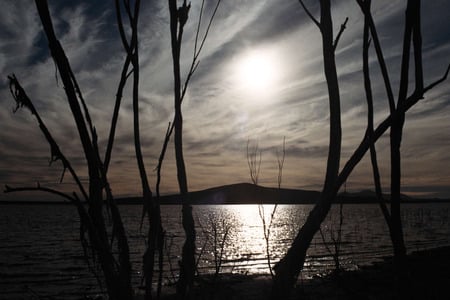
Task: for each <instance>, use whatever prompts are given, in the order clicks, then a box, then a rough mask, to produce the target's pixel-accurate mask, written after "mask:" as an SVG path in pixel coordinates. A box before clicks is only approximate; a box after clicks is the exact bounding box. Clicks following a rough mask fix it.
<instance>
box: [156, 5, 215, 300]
mask: <svg viewBox="0 0 450 300" xmlns="http://www.w3.org/2000/svg"><path fill="white" fill-rule="evenodd" d="M168 2H169V13H170V36H171V48H172V62H173V76H174V109H175V116H174V121H173V129H174V144H175V159H176V166H177V179H178V186H179V189H180V196H181V201H182V224H183V229H184V232H185V235H186V240H185V242H184V245H183V250H182V258H181V261H180V278H179V280H178V283H177V295H178V297H179V298H180V299H189V298H190V297H191V290H192V287H193V283H194V276H195V266H196V263H195V238H196V232H195V223H194V218H193V215H192V206H191V204H190V200H189V194H188V184H187V175H186V166H185V162H184V155H183V115H182V110H181V104H182V102H183V99H184V96H185V93H186V90H187V87H188V84H189V81H190V79H191V77H192V75H193V74H194V72H195V70H196V69H197V67H198V64H199V61H198V57H199V55H200V52H201V50H202V48H203V45H204V43H205V40H206V37H207V36H208V33H209V29H210V27H211V24H212V21H213V19H214V16H215V14H216V12H217V8H218V7H219V4H220V0H218V1H217V2H216V6H215V9H214V11H213V14H212V16H211V18H210V20H209V23H208V26H207V29H206V32H205V34H204V36H203V38H202V39H201V42H200V45H198V42H199V32H200V25H201V19H202V15H203V7H204V1H202V6H201V10H200V17H199V21H198V25H197V33H196V37H195V45H194V55H193V59H192V64H191V67H190V69H189V72H188V75H187V78H186V81H185V82H184V85H182V81H181V75H180V54H181V44H182V39H183V31H184V26H185V25H186V22H187V20H188V16H189V10H190V8H191V4H190V3H189V5H188V4H187V3H186V0H184V1H183V4H182V5H181V6H180V7H178V6H177V0H168ZM171 133H172V128H171V126H170V124H169V128H168V130H167V133H166V138H165V141H164V145H163V150H162V152H161V155H160V160H159V163H158V167H157V170H158V173H160V171H161V164H162V160H163V159H164V153H165V150H166V147H167V143H168V141H169V139H170V136H171Z"/></svg>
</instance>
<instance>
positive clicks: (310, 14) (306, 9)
mask: <svg viewBox="0 0 450 300" xmlns="http://www.w3.org/2000/svg"><path fill="white" fill-rule="evenodd" d="M298 2H300V4H301V5H302V6H303V9H304V10H305V12H306V14H307V15H308V17H309V18H310V19H311V20H312V21H313V22H314V23H315V24H316V25H317V27H319V28H321V25H320V23H319V21H317V19H316V18H315V17H314V16H313V15H312V13H311V12H310V11H309V9H308V8H307V7H306V5H305V4H304V3H303V1H302V0H298Z"/></svg>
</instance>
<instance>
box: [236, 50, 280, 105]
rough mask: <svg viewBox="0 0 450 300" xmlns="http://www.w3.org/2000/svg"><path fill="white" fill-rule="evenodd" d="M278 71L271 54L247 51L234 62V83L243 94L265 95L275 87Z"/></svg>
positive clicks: (260, 51)
mask: <svg viewBox="0 0 450 300" xmlns="http://www.w3.org/2000/svg"><path fill="white" fill-rule="evenodd" d="M278 69H279V68H278V66H277V60H276V59H275V57H274V54H273V53H271V52H269V51H264V50H253V51H249V52H247V53H245V54H244V55H242V56H241V57H240V58H239V59H237V61H236V64H235V79H236V83H237V85H238V87H239V89H240V90H241V91H242V92H244V93H248V94H254V95H258V96H260V95H267V94H268V93H271V91H273V89H275V87H276V84H277V78H278Z"/></svg>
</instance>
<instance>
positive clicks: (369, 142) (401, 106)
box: [271, 0, 450, 299]
mask: <svg viewBox="0 0 450 300" xmlns="http://www.w3.org/2000/svg"><path fill="white" fill-rule="evenodd" d="M300 3H301V5H302V6H303V8H304V9H305V11H306V13H307V14H308V15H309V16H310V18H311V19H312V20H313V22H314V23H315V24H316V25H317V26H318V27H319V29H320V31H321V35H322V43H323V52H324V53H323V55H324V68H325V77H326V80H327V85H328V92H329V102H330V132H333V128H334V131H335V132H338V131H340V119H339V117H338V116H334V118H333V115H334V114H338V112H339V109H338V107H336V106H337V105H338V104H339V102H338V100H339V87H338V84H337V76H336V77H335V76H334V75H335V74H336V68H335V63H334V50H335V49H336V46H337V42H338V40H339V37H340V35H341V33H342V31H343V29H344V28H345V23H344V25H343V26H341V30H340V32H339V33H338V35H337V38H336V40H335V42H334V43H333V42H332V22H331V13H330V1H329V0H321V1H320V11H321V19H320V22H319V21H318V20H316V19H315V18H314V16H313V15H312V14H311V13H310V11H309V10H308V9H307V8H306V6H305V5H304V4H303V2H302V1H301V0H300ZM417 3H418V2H416V3H409V4H408V7H411V6H410V5H412V7H414V10H413V11H414V12H415V13H416V18H417V13H418V12H419V11H420V7H419V5H418V4H417ZM413 20H414V19H413ZM416 20H417V19H416ZM406 23H407V24H408V21H407V22H406ZM412 24H414V25H406V28H408V27H410V26H411V28H414V30H412V29H411V30H412V32H414V33H415V37H414V36H413V42H414V47H415V52H414V53H415V55H414V58H415V65H416V72H415V73H416V89H415V90H414V92H413V93H412V94H411V95H410V96H407V95H406V92H401V93H400V96H399V101H398V104H397V107H396V108H395V110H394V111H393V112H391V114H390V115H389V116H388V117H386V118H385V119H384V120H383V121H382V122H381V123H380V124H379V125H378V126H377V128H376V129H375V130H373V132H372V133H371V134H366V135H365V136H364V137H363V139H362V141H361V143H360V145H359V146H358V147H357V148H356V150H355V151H354V153H353V154H352V156H351V157H350V159H349V160H348V161H347V162H346V163H345V165H344V167H343V168H342V170H341V171H340V172H339V151H338V150H339V149H340V138H334V139H333V138H332V137H333V135H331V137H330V148H329V149H330V151H329V155H328V161H327V173H326V178H325V184H324V187H323V190H322V193H321V196H320V198H319V200H318V202H317V203H316V205H315V206H314V208H313V209H312V211H311V212H310V214H309V215H308V218H307V220H306V222H305V224H304V225H303V226H302V227H301V228H300V229H299V231H298V234H297V236H296V237H295V239H294V241H293V243H292V245H291V247H290V248H289V250H288V252H287V253H286V255H285V256H284V257H283V258H282V259H281V260H280V261H279V263H278V264H277V265H276V266H275V268H274V269H275V272H276V274H275V277H274V281H273V287H272V292H271V298H272V299H285V298H288V296H289V294H290V291H291V289H292V287H293V285H294V284H295V282H296V280H297V277H298V275H299V273H300V271H301V270H302V268H303V264H304V261H305V257H306V251H307V249H308V248H309V245H310V243H311V240H312V238H313V236H314V235H315V233H316V232H317V231H318V230H319V228H320V224H321V223H322V222H323V220H324V218H325V217H326V215H327V213H328V211H329V209H330V207H331V203H332V201H333V200H334V199H335V198H336V195H337V192H338V191H339V189H340V187H341V186H342V184H343V183H344V182H345V181H346V180H347V178H348V176H349V175H350V173H351V172H352V170H353V169H354V167H355V166H356V165H357V164H358V163H359V162H360V161H361V159H362V158H363V156H364V155H365V153H366V152H367V151H368V150H369V149H370V147H371V146H373V145H374V144H375V142H376V141H377V140H378V139H379V138H380V136H381V135H383V134H384V133H385V132H386V130H387V129H389V127H390V126H391V125H394V126H398V125H401V127H402V126H403V122H402V120H404V115H405V113H406V112H407V111H408V110H409V109H410V108H411V107H412V106H413V105H415V104H416V103H417V102H418V101H419V100H421V99H423V98H424V94H425V93H426V92H427V91H429V90H430V89H432V88H434V87H435V86H436V85H438V84H440V83H441V82H443V81H444V80H445V79H446V78H447V76H448V73H449V70H450V66H449V67H448V68H447V70H446V72H445V74H444V76H443V77H442V78H440V79H439V80H437V81H435V82H433V83H431V84H430V85H428V86H427V87H424V86H423V76H422V59H421V51H420V47H421V46H420V22H417V21H416V22H414V21H412ZM405 32H406V35H409V36H410V35H411V33H409V32H408V30H405ZM410 39H411V37H409V38H406V37H405V41H406V40H408V41H410ZM404 44H405V45H406V42H405V43H404ZM416 47H417V48H416ZM405 51H407V52H408V54H409V48H407V50H405V47H404V54H405ZM403 62H406V59H405V58H404V59H403ZM402 65H403V67H402V73H407V70H408V68H407V66H405V65H404V64H403V63H402ZM402 76H405V75H402ZM406 78H407V77H406ZM401 85H402V84H401ZM401 90H402V88H401ZM339 114H340V113H339ZM395 130H396V129H394V132H395ZM338 133H339V132H338ZM399 137H400V139H401V129H400V136H399V135H398V134H394V139H391V140H393V141H394V146H396V147H397V146H399V145H400V144H399V141H398V140H396V139H398V138H399ZM331 149H334V151H331ZM336 151H337V152H336ZM398 162H399V161H397V162H395V163H396V164H397V163H398ZM394 168H396V167H395V166H394ZM394 172H395V171H394ZM395 176H396V175H395V174H394V177H395ZM395 180H397V181H398V178H397V179H394V180H393V181H395ZM394 184H395V187H394ZM394 184H391V186H392V187H393V188H394V189H395V188H398V183H395V182H394ZM394 193H395V191H394ZM394 201H395V200H394ZM395 205H396V204H394V208H393V209H394V212H393V213H392V214H393V215H397V214H398V215H399V205H398V206H397V207H396V206H395ZM395 218H396V217H395V216H394V217H393V219H395ZM397 221H398V219H397ZM392 226H393V227H395V226H396V225H392ZM400 228H401V226H400Z"/></svg>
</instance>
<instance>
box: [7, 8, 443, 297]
mask: <svg viewBox="0 0 450 300" xmlns="http://www.w3.org/2000/svg"><path fill="white" fill-rule="evenodd" d="M220 2H221V1H220V0H218V1H217V2H216V5H215V7H214V10H213V12H212V15H211V17H210V19H209V23H208V24H207V27H206V31H205V33H204V35H203V36H202V37H200V28H201V25H202V18H203V17H204V16H203V14H204V6H205V1H202V4H201V9H200V14H199V19H198V23H197V30H196V35H195V44H194V49H193V56H192V62H191V65H190V68H189V70H188V72H187V76H186V78H185V80H184V81H182V78H181V67H180V59H181V47H182V39H183V32H184V27H185V25H186V23H187V21H188V17H189V11H190V8H191V5H190V3H189V4H188V3H187V1H186V0H183V2H182V4H181V6H179V5H178V1H177V0H168V8H169V16H170V34H171V54H172V63H173V66H172V67H173V76H174V86H173V88H174V117H173V121H172V122H170V123H169V124H168V127H167V130H166V133H165V136H164V141H163V145H162V149H161V152H160V155H159V158H158V162H157V166H156V196H155V197H154V196H153V194H152V189H151V188H150V183H149V181H148V175H147V171H146V169H145V164H144V157H143V154H142V149H141V148H142V146H141V138H140V137H141V129H140V123H139V118H140V115H139V80H140V72H139V69H140V68H139V53H138V50H139V47H138V20H139V12H140V1H139V0H136V1H131V2H130V1H127V0H124V1H120V0H115V2H114V3H115V9H116V18H117V23H118V30H119V35H120V39H121V43H122V46H123V49H124V51H125V58H124V62H123V66H122V70H121V75H120V79H119V83H118V87H117V92H116V96H115V105H114V111H113V115H112V119H111V127H110V130H109V138H108V140H107V146H106V152H105V155H104V159H103V160H102V158H101V156H100V150H99V146H98V136H97V132H96V129H95V126H94V123H93V120H92V119H91V116H90V113H89V109H88V106H87V104H86V101H85V99H84V97H83V93H82V91H81V88H80V86H79V85H78V82H77V80H76V77H75V74H74V73H73V70H72V68H71V65H70V63H69V59H68V58H67V56H66V54H65V52H64V49H63V47H62V45H61V44H60V42H59V40H58V37H57V36H56V33H55V30H54V27H53V24H52V18H51V15H50V10H49V7H48V3H47V1H46V0H35V3H36V7H37V11H38V15H39V18H40V20H41V23H42V25H43V30H44V33H45V37H46V39H47V41H48V45H49V50H50V53H51V56H52V58H53V60H54V62H55V65H56V68H57V71H58V73H59V76H60V78H61V81H62V84H63V87H64V92H65V96H66V100H67V102H68V104H69V107H70V110H71V114H72V117H73V119H74V122H75V126H76V129H77V133H78V138H79V140H80V142H81V145H82V148H83V154H84V157H85V160H86V167H87V172H88V182H87V184H86V186H85V185H84V184H83V183H82V181H81V179H80V176H79V174H77V172H76V171H75V169H74V168H73V167H72V164H71V162H70V160H69V159H68V158H67V157H66V156H65V154H64V153H63V151H62V150H61V148H60V146H59V144H58V142H57V141H56V140H55V138H54V137H53V135H52V133H51V130H50V129H49V128H48V127H47V126H46V124H45V122H44V120H43V119H42V118H41V116H40V114H39V112H38V110H37V109H36V107H35V106H34V104H33V101H32V100H31V98H30V97H29V96H28V95H27V93H26V91H25V90H24V89H23V88H22V86H21V84H20V83H19V80H18V79H17V77H16V76H15V75H14V74H11V75H9V76H8V80H9V88H10V92H11V94H12V97H13V98H14V100H15V102H16V108H15V109H14V112H17V111H18V110H19V109H20V108H23V107H25V108H27V109H28V110H29V111H30V112H31V114H32V115H33V116H34V117H35V118H36V121H37V124H38V126H39V129H40V131H41V132H42V134H43V135H44V138H45V139H46V141H47V143H48V144H49V146H50V164H52V163H54V162H58V161H60V162H61V164H62V169H63V170H62V174H61V178H60V182H61V183H62V182H63V180H64V176H65V174H66V172H67V173H68V174H69V175H70V177H71V178H72V180H73V181H74V182H75V185H76V188H77V189H78V190H77V191H74V192H73V193H71V194H70V193H65V192H61V191H59V190H57V189H52V188H49V187H46V186H42V185H41V184H40V183H39V182H38V183H37V184H36V186H24V187H11V186H8V185H7V186H5V192H7V193H10V192H21V191H41V192H46V193H51V194H54V195H57V196H60V197H62V198H64V199H65V200H67V201H69V202H70V203H72V204H73V205H74V206H75V208H76V209H77V212H78V215H79V219H80V240H81V244H82V247H83V251H84V254H85V258H86V261H87V264H88V266H89V268H90V269H91V270H92V272H93V273H94V274H95V276H96V278H98V280H99V283H100V285H103V284H104V285H105V288H106V293H107V295H108V299H111V300H116V299H117V300H118V299H120V300H122V299H124V300H131V299H133V297H134V292H135V291H134V289H133V286H132V266H131V260H130V249H129V243H128V238H127V233H126V230H125V227H124V224H123V220H122V217H121V214H120V212H119V210H118V206H117V203H116V201H115V199H114V197H113V194H112V191H111V187H110V184H109V180H108V176H107V174H108V169H109V165H110V162H111V156H112V150H113V148H114V139H115V134H116V128H117V123H118V116H119V112H120V107H121V102H122V98H123V93H124V90H125V87H126V84H127V82H128V79H132V83H131V98H132V108H133V134H134V148H135V155H136V162H137V167H138V170H139V175H140V181H141V187H142V199H143V206H142V215H141V223H140V225H141V228H142V227H143V222H144V220H147V221H148V224H149V228H148V232H147V237H146V238H147V242H148V243H147V248H146V249H145V254H144V256H143V273H144V280H145V299H153V298H154V297H156V299H160V298H161V292H162V281H163V265H164V261H163V260H164V255H166V256H167V264H168V265H169V271H170V276H171V277H170V278H169V281H170V282H175V281H176V280H177V283H176V284H177V285H176V294H177V295H176V296H177V298H178V299H193V298H194V297H195V294H194V292H193V289H194V279H195V275H196V272H197V274H198V265H199V261H200V258H201V257H202V255H203V254H204V252H205V251H207V250H206V249H208V248H207V246H208V247H210V250H211V251H210V254H211V255H212V262H213V263H214V274H213V286H214V287H215V286H216V284H217V281H218V278H219V274H220V273H221V272H222V269H223V266H224V253H225V247H226V244H227V243H228V241H229V238H230V234H231V233H232V230H233V226H232V224H231V223H230V222H229V221H228V220H227V219H225V218H220V219H212V218H210V220H209V221H210V223H209V224H208V229H204V230H203V231H204V232H203V233H204V235H206V236H207V237H206V239H205V240H204V244H203V247H202V248H201V251H200V253H197V251H196V250H197V249H196V235H197V232H196V228H195V221H194V218H193V212H192V210H193V208H192V201H191V199H190V198H189V191H188V175H187V170H186V165H185V159H184V153H183V114H182V112H183V111H182V104H183V100H184V97H185V95H186V91H187V88H188V86H189V83H190V80H191V78H192V76H193V75H194V73H195V71H196V69H197V68H198V66H199V55H200V53H201V50H202V48H203V46H204V44H205V41H206V38H207V36H208V33H209V31H210V28H211V25H212V22H213V19H214V17H215V14H216V12H217V9H218V7H219V4H220ZM356 2H357V5H359V7H360V9H361V11H362V14H363V16H364V28H363V38H362V66H363V70H362V71H363V72H362V74H363V79H364V91H365V96H366V99H365V100H366V103H367V127H366V130H365V133H364V135H363V137H362V140H361V142H360V144H359V145H358V146H357V147H356V149H355V150H354V152H353V154H352V155H351V156H350V158H349V159H348V160H347V161H346V162H345V164H344V165H343V167H342V168H340V164H341V144H342V132H341V131H342V129H341V108H340V102H341V95H340V89H339V78H338V75H337V74H338V72H337V66H336V56H335V53H336V50H337V47H338V46H339V41H340V39H341V37H342V35H343V34H344V31H345V28H346V25H347V21H348V18H346V19H345V21H344V22H343V23H342V25H341V26H340V29H339V30H338V32H337V34H336V35H334V33H333V19H332V14H331V11H332V7H331V1H330V0H320V1H319V7H320V18H316V17H315V16H314V14H313V13H312V12H311V11H310V10H309V8H308V7H307V6H306V5H305V3H304V2H303V1H302V0H299V3H300V5H301V7H302V8H303V10H304V11H305V13H306V14H307V15H308V16H309V18H310V19H311V20H312V22H313V23H314V24H315V25H316V26H317V27H318V28H319V31H320V35H321V42H322V52H323V53H322V54H323V66H324V75H325V79H326V84H327V92H328V102H329V114H330V115H329V116H330V118H329V127H330V128H329V149H328V156H327V163H326V173H325V178H324V183H323V187H322V190H321V193H320V197H319V198H318V200H317V202H316V203H315V205H314V207H313V209H312V210H311V212H310V213H309V215H308V217H307V219H306V221H305V223H304V224H303V225H298V224H297V225H298V226H299V228H298V231H297V234H296V236H295V238H294V240H293V242H292V244H291V246H290V248H289V249H288V251H287V253H286V254H285V256H284V257H283V258H282V259H281V260H280V261H279V262H278V263H276V265H275V266H274V267H273V268H272V256H271V253H270V247H269V246H270V241H271V240H270V238H271V229H272V226H273V222H274V220H275V214H276V212H277V207H278V206H277V205H276V204H275V205H274V206H273V208H272V211H271V212H270V214H268V215H267V212H266V211H265V208H264V206H263V205H262V204H260V205H258V213H259V217H260V219H261V221H262V228H263V233H264V239H265V248H266V249H265V250H266V253H265V254H266V258H267V264H268V268H269V272H270V275H271V277H272V289H271V292H270V296H269V297H270V298H271V299H289V297H290V293H291V290H292V288H293V286H294V285H295V283H296V281H297V279H298V277H299V275H300V272H301V271H302V269H303V267H304V263H305V260H306V255H307V251H308V249H309V247H310V245H311V242H312V240H313V238H314V236H315V235H316V234H317V233H319V234H320V235H321V237H322V240H323V244H324V245H325V247H326V249H327V251H328V252H329V253H330V254H331V255H332V256H333V260H334V264H335V269H336V273H338V272H339V270H340V269H341V262H340V258H339V257H340V253H341V243H342V226H343V219H344V217H343V204H342V203H340V206H339V224H338V228H337V231H335V230H334V228H331V229H329V233H330V238H331V241H332V245H333V247H334V248H333V249H331V248H330V246H329V244H330V243H327V242H326V237H325V234H324V231H325V230H322V227H321V226H322V225H323V222H324V220H325V219H326V218H327V216H329V211H330V209H331V206H332V204H333V203H335V200H336V197H337V193H338V191H339V190H340V188H341V186H342V185H343V184H344V183H345V182H346V180H347V179H348V177H349V175H350V174H351V172H352V171H353V169H354V168H355V166H356V165H357V164H358V163H359V162H360V161H361V159H362V158H363V157H364V155H365V154H366V152H368V151H369V152H370V160H371V168H372V174H373V180H374V185H375V191H376V196H377V199H378V202H379V206H380V209H381V211H382V214H383V216H384V218H385V220H386V223H387V226H388V229H389V234H390V238H391V240H392V245H393V252H394V262H395V271H396V274H395V275H396V278H397V279H395V278H394V280H398V278H400V283H401V286H400V288H404V287H405V285H404V284H405V281H404V278H403V277H404V275H405V273H406V272H405V268H406V261H407V257H406V247H405V242H404V237H403V227H402V219H401V199H400V197H401V194H400V191H401V175H402V173H401V145H402V138H403V129H404V122H405V118H406V112H407V111H408V110H409V109H410V108H411V107H413V106H414V105H415V104H417V103H418V102H419V101H420V100H422V99H423V98H424V96H425V94H426V93H427V92H428V91H430V90H431V89H433V88H434V87H436V86H437V85H438V84H440V83H442V82H443V81H444V80H446V79H447V76H448V73H449V72H450V66H448V67H447V70H446V71H445V73H444V75H443V76H442V77H441V78H440V79H438V80H436V81H434V82H432V83H431V84H429V85H427V86H425V84H424V78H423V62H422V36H421V28H420V27H421V15H420V13H421V11H420V0H408V1H407V7H406V15H405V29H404V33H403V50H402V54H401V57H402V58H401V72H400V80H399V95H398V97H397V101H395V97H394V92H393V88H392V85H391V79H390V74H389V72H388V69H387V65H386V62H385V58H384V55H383V52H382V47H381V43H380V40H379V37H378V34H377V29H376V26H375V21H374V19H373V16H372V13H371V0H356ZM371 45H373V47H374V49H375V53H376V57H377V63H378V65H379V67H380V72H381V75H382V77H383V82H384V85H385V89H386V97H387V100H388V101H387V104H388V106H389V115H387V116H386V117H385V118H384V120H383V121H381V122H380V123H379V124H378V125H377V126H375V124H374V96H373V92H372V86H371V73H370V69H369V50H370V47H371ZM411 48H412V49H411ZM411 51H413V53H411ZM411 55H413V57H412V59H411ZM411 63H414V72H410V64H411ZM410 73H411V74H414V80H411V79H410V78H409V75H410ZM411 82H413V85H414V89H413V91H412V92H410V94H409V95H408V89H411V88H410V84H411ZM388 129H389V130H390V136H389V137H390V139H389V141H390V170H391V176H390V209H389V208H388V206H387V204H386V203H385V199H384V197H383V191H382V185H381V178H380V170H379V167H378V157H377V152H376V142H377V141H378V139H379V138H380V137H381V136H382V135H383V134H384V133H385V132H386V131H387V130H388ZM172 134H174V146H175V147H174V148H175V160H176V168H177V180H178V186H179V192H180V196H181V199H182V202H181V203H182V227H183V230H184V233H185V241H184V244H183V247H182V253H181V260H180V261H179V262H178V264H179V276H178V278H177V274H175V269H176V268H175V267H174V266H173V264H172V258H173V257H172V256H171V251H172V246H173V242H174V236H172V235H166V233H165V232H164V229H163V226H162V219H161V209H160V197H161V195H160V184H161V180H162V174H161V172H162V165H163V162H164V159H165V154H166V151H167V148H168V144H169V142H170V139H171V136H172ZM246 150H247V153H246V154H247V163H248V168H249V174H250V179H251V181H252V183H253V185H251V186H252V188H254V189H253V191H261V190H262V189H260V188H259V187H257V185H258V181H259V175H260V167H261V161H262V152H261V151H260V149H259V145H258V143H257V142H256V143H255V144H254V146H253V147H252V146H251V145H250V140H248V141H247V149H246ZM285 156H286V150H285V139H284V138H283V146H282V151H281V152H278V151H277V166H278V176H277V185H278V195H279V197H280V198H281V197H282V196H281V194H282V190H281V185H282V179H283V167H284V162H285ZM274 190H275V189H274ZM255 194H259V192H255ZM261 199H262V198H261ZM260 203H262V202H260ZM146 217H147V219H146ZM267 217H268V218H267ZM196 255H198V256H197V258H196ZM156 259H157V260H156ZM156 263H158V267H157V268H158V271H159V274H158V278H157V289H156V293H155V291H154V289H153V284H154V282H155V279H154V277H155V274H156V273H155V269H156V267H155V264H156ZM100 273H101V274H100ZM30 291H32V290H30ZM32 292H33V291H32ZM214 292H215V291H214V290H212V293H214ZM33 293H34V292H33ZM213 296H214V295H212V297H213Z"/></svg>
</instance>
